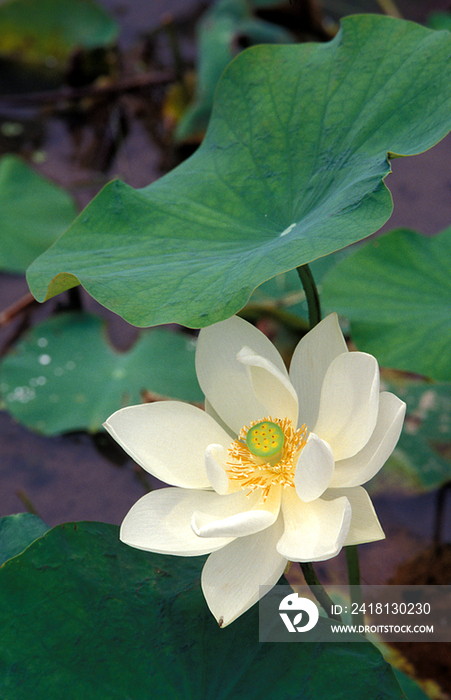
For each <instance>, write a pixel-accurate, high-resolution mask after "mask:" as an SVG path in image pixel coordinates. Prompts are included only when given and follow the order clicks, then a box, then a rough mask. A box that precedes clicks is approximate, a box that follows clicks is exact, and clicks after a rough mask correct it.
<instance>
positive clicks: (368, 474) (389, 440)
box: [330, 391, 406, 488]
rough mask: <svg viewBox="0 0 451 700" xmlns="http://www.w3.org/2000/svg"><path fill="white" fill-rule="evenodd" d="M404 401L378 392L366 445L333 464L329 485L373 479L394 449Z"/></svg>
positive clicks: (358, 483) (352, 484) (346, 484)
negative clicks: (375, 420) (375, 415)
mask: <svg viewBox="0 0 451 700" xmlns="http://www.w3.org/2000/svg"><path fill="white" fill-rule="evenodd" d="M405 412H406V404H405V403H404V401H401V399H398V397H397V396H395V395H394V394H391V393H389V392H388V391H382V392H381V393H380V394H379V413H378V417H377V423H376V427H375V429H374V432H373V434H372V435H371V437H370V439H369V440H368V442H367V444H366V445H365V447H364V448H363V449H362V450H360V452H357V454H356V455H354V456H353V457H349V459H342V460H341V461H340V462H337V463H336V465H335V473H334V476H333V477H332V481H331V482H330V487H331V488H340V487H342V486H360V484H365V483H366V482H367V481H369V480H370V479H372V478H373V476H374V475H375V474H377V472H378V471H379V469H381V467H383V466H384V464H385V462H386V461H387V459H388V458H389V457H390V455H391V453H392V452H393V450H394V449H395V446H396V443H397V442H398V439H399V436H400V434H401V430H402V424H403V420H404V415H405Z"/></svg>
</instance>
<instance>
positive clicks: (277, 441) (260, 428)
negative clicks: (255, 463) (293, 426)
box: [246, 420, 285, 457]
mask: <svg viewBox="0 0 451 700" xmlns="http://www.w3.org/2000/svg"><path fill="white" fill-rule="evenodd" d="M284 442H285V435H284V434H283V430H282V428H281V427H280V425H278V424H277V423H273V422H272V421H269V420H266V421H261V422H260V423H257V424H256V425H254V426H252V428H249V430H248V431H247V435H246V445H247V449H248V450H249V452H251V453H252V454H253V455H255V456H256V457H274V455H276V454H277V453H278V452H280V451H281V449H282V447H283V443H284Z"/></svg>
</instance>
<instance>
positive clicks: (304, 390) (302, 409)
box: [290, 314, 348, 430]
mask: <svg viewBox="0 0 451 700" xmlns="http://www.w3.org/2000/svg"><path fill="white" fill-rule="evenodd" d="M347 352H348V348H347V347H346V343H345V341H344V338H343V334H342V332H341V330H340V326H339V324H338V318H337V314H330V315H329V316H327V317H326V318H325V319H323V320H322V321H321V323H318V325H316V326H315V327H314V328H313V329H312V330H311V331H309V333H307V335H305V336H304V337H303V338H302V340H301V341H300V342H299V343H298V345H297V347H296V349H295V351H294V353H293V357H292V360H291V365H290V379H291V382H292V384H293V386H294V388H295V390H296V392H297V395H298V399H299V425H302V424H304V423H305V425H307V427H308V428H309V429H310V430H312V429H313V427H314V425H315V423H316V420H317V418H318V411H319V401H320V396H321V387H322V385H323V381H324V377H325V375H326V372H327V369H328V367H329V365H330V363H331V362H332V360H334V359H335V358H336V357H338V355H341V354H342V353H347Z"/></svg>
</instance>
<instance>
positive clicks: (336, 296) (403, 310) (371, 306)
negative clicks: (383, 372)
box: [323, 228, 451, 381]
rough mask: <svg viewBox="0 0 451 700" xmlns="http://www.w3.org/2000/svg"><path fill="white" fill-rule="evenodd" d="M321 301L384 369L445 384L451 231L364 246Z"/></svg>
mask: <svg viewBox="0 0 451 700" xmlns="http://www.w3.org/2000/svg"><path fill="white" fill-rule="evenodd" d="M323 300H324V302H325V305H326V306H327V307H329V308H330V309H333V310H335V311H338V312H339V313H341V314H343V315H344V316H346V317H347V318H348V319H349V320H350V322H351V332H352V338H353V340H354V342H355V343H356V345H357V347H358V348H359V350H364V351H366V352H370V353H371V354H373V355H375V356H376V357H377V359H378V360H379V362H380V363H381V364H382V365H384V366H386V367H394V368H396V369H401V370H405V371H408V372H415V373H417V374H424V375H426V376H428V377H432V378H433V379H437V380H443V381H450V380H451V314H450V308H451V228H449V229H447V230H446V231H443V232H442V233H441V234H439V235H438V236H434V237H433V238H426V237H425V236H421V235H420V234H419V233H415V232H414V231H408V230H404V229H399V230H396V231H391V232H390V233H388V234H386V235H385V236H382V237H381V238H377V239H375V240H372V241H370V242H369V243H367V244H366V245H365V246H364V247H362V248H361V249H360V250H358V251H357V252H356V253H354V254H353V255H352V256H350V257H349V258H348V259H347V260H344V261H343V262H341V263H340V264H338V265H337V266H336V267H335V268H334V269H333V270H332V271H331V272H330V274H329V275H328V276H327V277H326V279H325V280H324V284H323Z"/></svg>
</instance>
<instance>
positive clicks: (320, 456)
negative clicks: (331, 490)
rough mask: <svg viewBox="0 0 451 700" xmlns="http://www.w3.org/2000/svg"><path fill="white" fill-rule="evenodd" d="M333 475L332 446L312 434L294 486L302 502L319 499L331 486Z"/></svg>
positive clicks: (302, 456)
mask: <svg viewBox="0 0 451 700" xmlns="http://www.w3.org/2000/svg"><path fill="white" fill-rule="evenodd" d="M333 473H334V455H333V452H332V450H331V448H330V445H328V444H327V442H325V441H324V440H321V438H319V437H318V435H315V433H310V435H309V436H308V440H307V444H306V445H305V447H304V449H303V450H302V452H301V454H300V456H299V459H298V463H297V465H296V472H295V475H294V485H295V486H296V492H297V494H298V496H299V498H300V499H301V501H305V502H308V501H314V500H315V498H319V497H320V496H321V494H322V493H323V492H324V491H325V490H326V489H327V487H328V486H329V484H330V480H331V479H332V476H333Z"/></svg>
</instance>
